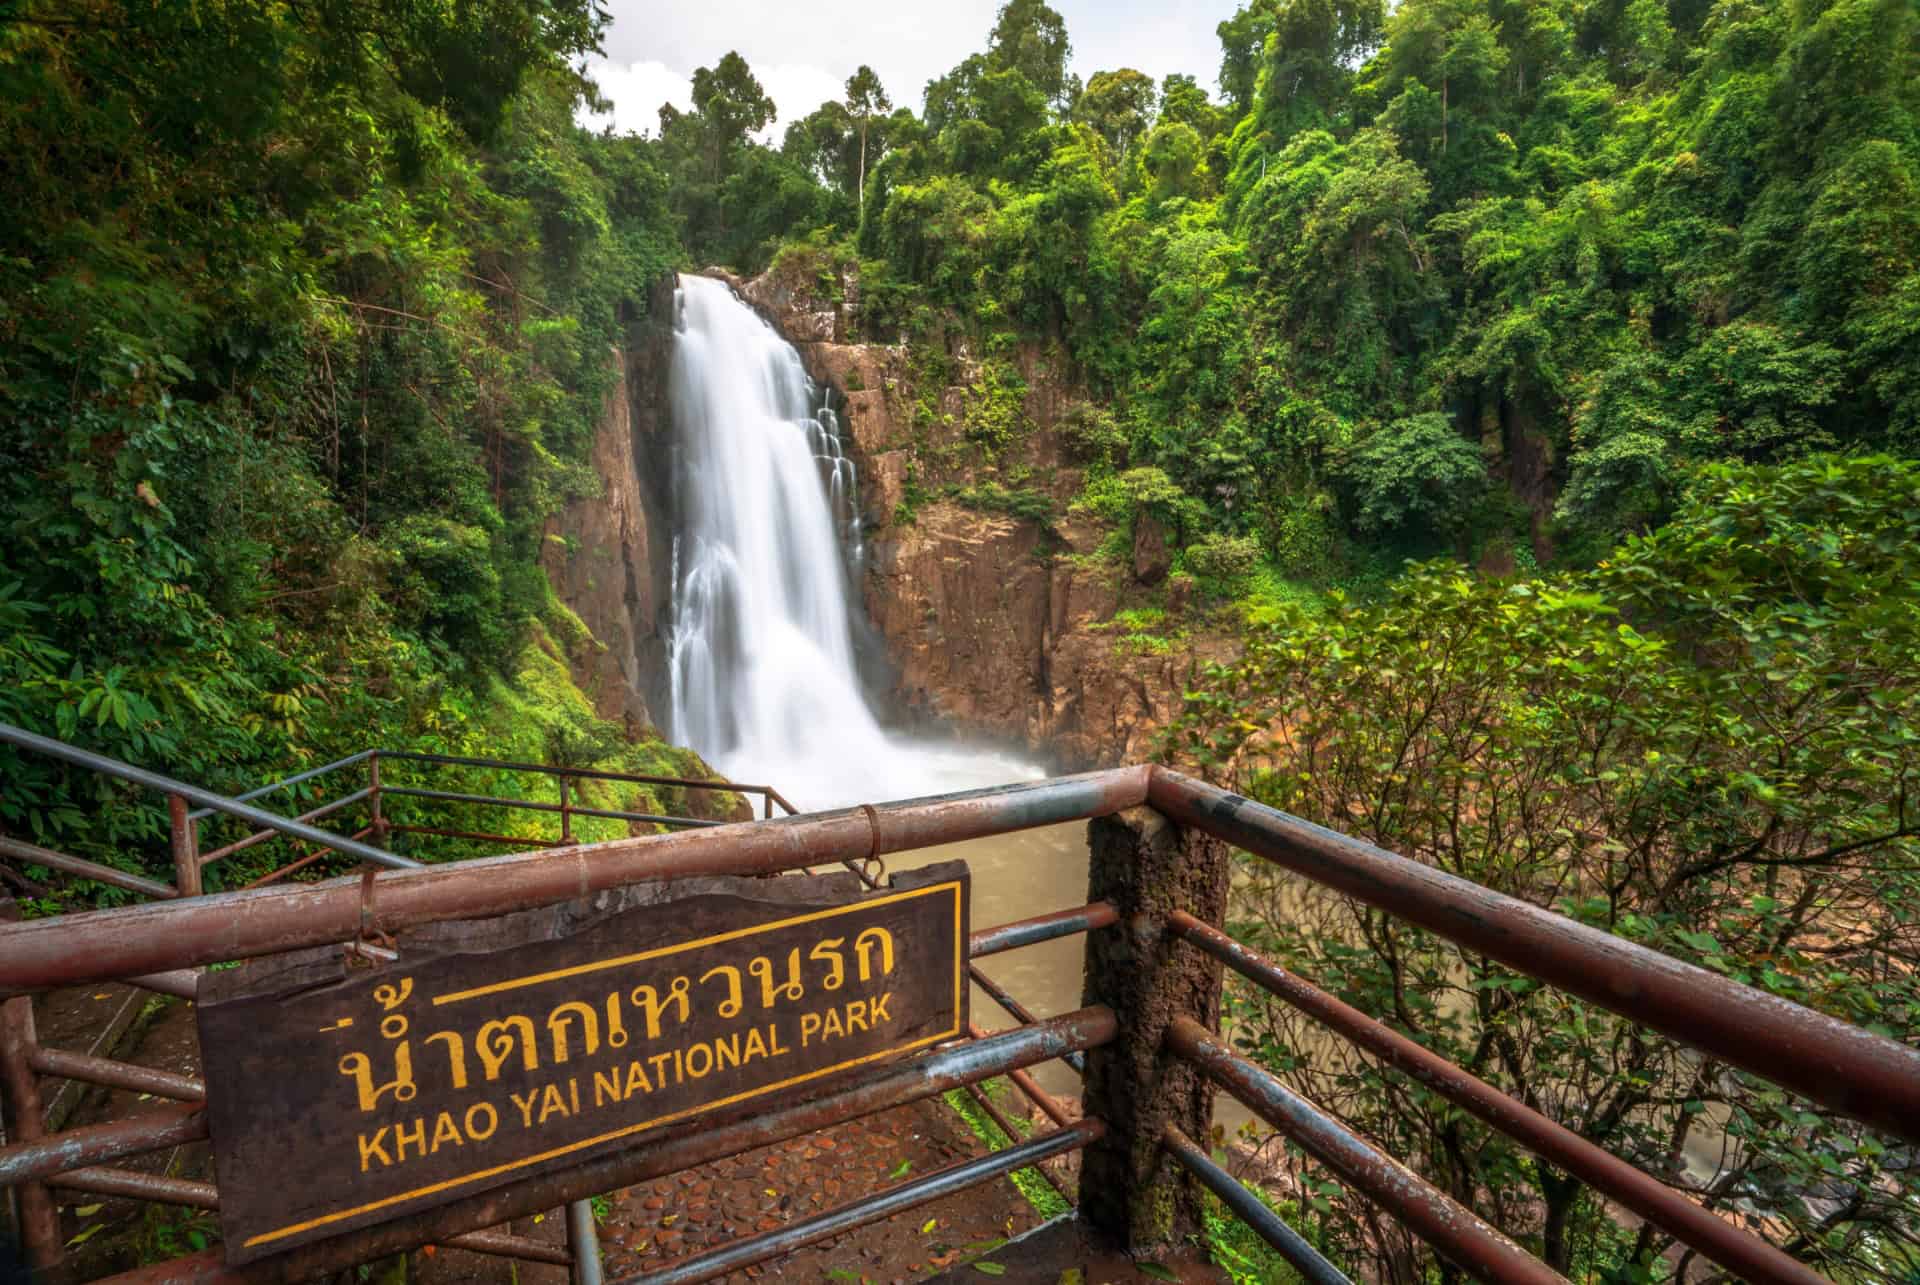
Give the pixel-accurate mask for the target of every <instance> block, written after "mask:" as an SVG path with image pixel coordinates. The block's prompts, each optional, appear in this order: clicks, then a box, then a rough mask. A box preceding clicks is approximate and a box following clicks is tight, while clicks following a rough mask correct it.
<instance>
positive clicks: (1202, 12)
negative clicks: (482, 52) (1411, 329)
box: [583, 0, 1243, 143]
mask: <svg viewBox="0 0 1920 1285" xmlns="http://www.w3.org/2000/svg"><path fill="white" fill-rule="evenodd" d="M1242 2H1243V0H1051V3H1052V4H1053V6H1054V8H1056V9H1058V10H1059V11H1060V13H1061V14H1062V16H1064V17H1065V18H1066V21H1067V32H1068V35H1069V36H1070V38H1071V39H1072V41H1073V48H1074V56H1073V70H1075V71H1076V72H1078V73H1079V74H1080V75H1081V76H1083V77H1084V76H1090V75H1092V74H1093V73H1094V72H1096V71H1101V70H1106V69H1111V68H1115V67H1137V68H1139V69H1140V70H1141V71H1144V72H1146V73H1148V74H1149V75H1151V76H1153V77H1154V78H1155V79H1156V80H1157V79H1159V78H1160V77H1162V76H1165V75H1166V74H1167V73H1168V72H1174V71H1183V72H1186V73H1188V74H1189V75H1192V76H1194V77H1196V78H1197V79H1198V80H1199V81H1200V83H1201V84H1203V85H1207V86H1212V85H1213V83H1214V76H1215V74H1216V73H1217V72H1218V71H1219V67H1220V44H1219V40H1218V39H1217V38H1216V37H1215V35H1214V27H1215V25H1216V24H1218V23H1219V22H1220V21H1221V20H1222V19H1224V18H1227V17H1231V16H1232V14H1233V13H1234V11H1235V10H1236V9H1238V8H1239V7H1240V5H1241V3H1242ZM1000 4H1001V0H931V2H930V0H810V2H809V3H804V4H803V3H798V2H797V0H698V2H697V3H686V0H667V2H666V3H662V2H661V0H649V2H648V3H645V4H644V5H643V4H642V3H641V0H607V8H608V9H609V10H610V11H611V12H612V14H613V24H612V26H611V27H610V28H609V29H608V31H607V34H606V40H605V45H606V50H607V56H606V57H605V58H604V59H596V60H595V61H594V63H593V65H592V66H591V67H590V68H589V71H590V73H591V74H592V76H593V78H594V79H595V80H596V81H598V82H599V84H600V88H601V92H602V93H603V94H605V95H606V97H608V98H610V99H612V100H613V103H614V110H613V112H612V113H611V115H610V116H604V117H593V118H583V123H586V124H589V125H591V126H592V127H594V128H599V127H601V126H602V125H605V124H607V123H609V121H610V122H611V123H612V124H613V127H614V128H615V129H616V130H618V131H620V132H623V133H624V132H627V131H634V132H637V133H647V134H652V133H656V132H657V131H658V129H659V121H658V115H657V113H658V111H659V107H660V104H661V103H663V102H671V103H673V104H675V105H676V106H679V107H682V108H684V107H686V106H688V97H689V89H690V85H691V82H692V77H693V70H694V68H696V67H711V66H713V65H714V64H715V63H717V62H718V61H719V60H720V59H721V57H723V56H724V55H725V54H726V53H727V51H728V50H738V51H739V53H740V55H741V56H742V57H744V58H745V59H746V60H747V63H748V65H749V66H751V67H752V68H753V74H754V76H755V77H756V78H757V79H758V80H759V81H760V83H761V84H762V85H763V86H765V88H766V90H767V93H768V95H769V96H770V97H771V98H772V99H773V101H774V105H775V106H776V107H778V108H779V111H780V119H779V121H778V122H777V123H776V124H775V125H774V126H773V128H772V129H770V130H768V131H767V132H766V133H765V134H763V135H762V136H761V137H762V138H763V139H764V140H765V141H768V142H773V143H777V142H779V140H780V137H781V136H782V135H783V134H784V133H785V132H786V126H787V125H788V124H789V123H790V122H792V121H796V120H799V119H800V118H801V117H803V116H806V115H808V114H809V113H810V112H812V111H813V110H814V108H816V107H818V106H819V105H820V104H821V103H823V102H825V101H827V100H828V99H832V98H838V97H839V96H840V92H841V86H842V85H843V84H845V83H846V79H847V77H848V76H851V75H852V74H853V72H854V70H855V69H856V68H857V67H859V66H860V64H862V63H866V64H868V65H870V66H871V67H873V69H874V70H875V71H877V72H879V73H880V79H881V81H882V83H884V84H885V85H886V87H887V90H888V92H889V93H890V94H892V96H893V101H894V102H895V103H896V104H897V105H899V106H902V107H911V108H913V109H914V110H915V111H916V112H917V111H919V110H920V99H921V94H922V93H923V92H924V91H925V89H926V85H927V82H928V81H929V80H931V79H934V78H935V77H938V76H941V75H943V74H945V73H946V72H947V71H948V70H949V69H951V68H952V67H953V66H954V65H955V64H957V63H958V62H960V60H961V59H963V58H965V57H966V56H967V55H968V54H970V53H975V52H978V51H979V50H981V49H984V48H985V47H986V43H987V33H988V31H989V30H991V28H992V26H993V18H994V14H995V13H996V12H997V11H998V9H999V7H1000Z"/></svg>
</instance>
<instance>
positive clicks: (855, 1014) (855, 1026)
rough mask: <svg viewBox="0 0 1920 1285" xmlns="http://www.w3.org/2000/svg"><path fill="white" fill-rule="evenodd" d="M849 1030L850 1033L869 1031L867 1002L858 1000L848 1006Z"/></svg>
mask: <svg viewBox="0 0 1920 1285" xmlns="http://www.w3.org/2000/svg"><path fill="white" fill-rule="evenodd" d="M847 1029H848V1030H849V1031H864V1030H866V1029H867V1001H865V1000H863V999H856V1000H854V1001H853V1002H852V1003H850V1004H848V1005H847Z"/></svg>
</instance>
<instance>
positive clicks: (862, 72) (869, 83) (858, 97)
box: [846, 63, 893, 221]
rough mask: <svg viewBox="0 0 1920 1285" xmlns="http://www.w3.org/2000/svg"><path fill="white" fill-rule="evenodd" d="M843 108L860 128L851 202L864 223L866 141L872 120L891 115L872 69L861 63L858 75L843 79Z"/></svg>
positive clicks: (877, 78) (887, 99)
mask: <svg viewBox="0 0 1920 1285" xmlns="http://www.w3.org/2000/svg"><path fill="white" fill-rule="evenodd" d="M846 104H847V114H848V115H849V116H850V117H852V118H853V120H854V121H855V122H857V123H858V125H859V128H860V171H859V178H858V180H857V181H856V183H855V185H854V200H855V201H857V202H858V203H859V206H860V217H861V219H862V220H863V221H864V220H865V218H866V217H867V137H868V134H869V133H870V132H871V131H872V127H873V119H874V117H876V116H884V115H885V114H886V113H888V112H890V111H892V110H893V101H892V100H891V99H889V98H888V97H887V91H886V89H885V88H884V87H883V86H882V85H881V84H880V77H879V76H878V75H876V74H875V73H874V70H873V68H871V67H868V66H866V65H865V64H864V63H863V64H862V65H861V67H860V69H859V70H858V71H856V72H854V73H853V75H851V76H849V77H847V99H846ZM876 159H878V158H877V157H876Z"/></svg>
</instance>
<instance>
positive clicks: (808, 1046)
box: [199, 863, 968, 1263]
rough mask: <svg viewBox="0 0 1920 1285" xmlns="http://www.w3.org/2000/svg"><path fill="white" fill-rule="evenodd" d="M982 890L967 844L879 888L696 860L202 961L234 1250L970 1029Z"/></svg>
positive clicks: (790, 1094) (570, 1159) (235, 1255)
mask: <svg viewBox="0 0 1920 1285" xmlns="http://www.w3.org/2000/svg"><path fill="white" fill-rule="evenodd" d="M967 892H968V883H967V876H966V870H965V867H964V866H962V865H960V864H959V863H948V864H946V865H943V866H937V867H931V868H929V869H927V870H923V871H916V872H913V873H912V874H903V875H900V876H898V877H896V879H895V880H894V885H893V887H891V888H890V889H888V890H886V891H882V892H878V893H874V894H872V895H861V894H860V893H859V891H858V885H857V883H855V882H854V881H853V879H852V878H851V876H826V877H813V876H803V877H787V878H780V879H699V880H684V881H678V882H677V883H672V884H659V885H650V886H641V887H636V888H631V889H626V890H623V892H622V893H617V894H607V895H605V896H604V897H603V898H602V904H599V905H598V906H597V907H596V906H595V905H591V904H589V905H573V906H568V907H553V908H549V909H547V910H542V911H533V912H526V913H524V914H520V915H513V916H507V917H504V918H502V919H498V920H488V921H479V922H473V923H461V924H442V925H434V926H432V927H429V928H426V929H421V930H418V931H416V932H414V933H410V934H407V935H406V936H403V937H402V938H401V940H400V943H399V946H400V958H399V960H397V961H396V962H393V963H389V964H384V965H381V966H379V967H378V968H377V969H365V968H355V967H353V966H352V965H351V962H350V961H349V960H348V958H347V957H346V956H345V954H344V952H342V951H339V950H335V951H332V952H307V953H306V954H305V955H303V956H302V957H300V958H298V959H296V960H294V961H292V962H291V963H283V964H281V965H279V966H273V965H266V966H256V967H251V968H247V969H241V970H236V971H232V972H224V973H213V974H209V975H208V977H207V979H206V980H205V981H204V982H203V983H202V987H201V996H200V1002H199V1022H200V1040H201V1048H202V1051H203V1058H204V1061H205V1063H206V1069H207V1081H208V1109H209V1115H210V1123H211V1127H212V1133H213V1142H214V1151H215V1163H216V1168H217V1172H218V1173H219V1176H220V1188H221V1224H222V1229H223V1231H224V1233H225V1238H226V1243H227V1260H228V1261H229V1262H233V1263H240V1262H246V1261H249V1260H251V1259H253V1258H258V1257H262V1256H264V1255H267V1254H271V1253H275V1252H278V1251H280V1250H284V1249H288V1248H291V1247H293V1246H294V1245H298V1244H302V1243H305V1242H307V1241H311V1240H318V1239H322V1238H325V1237H328V1236H334V1235H338V1234H340V1233H341V1232H344V1231H348V1230H352V1229H353V1228H356V1227H363V1226H367V1225H370V1224H373V1223H379V1222H384V1221H388V1220H390V1219H393V1218H396V1217H400V1216H403V1215H405V1214H409V1213H415V1212H418V1211H419V1210H421V1209H425V1208H428V1207H431V1206H433V1205H438V1204H444V1203H447V1202H448V1201H451V1200H456V1199H459V1198H461V1197H464V1196H467V1195H470V1194H472V1193H474V1192H476V1191H481V1190H485V1189H486V1188H488V1187H493V1186H499V1185H502V1184H505V1183H510V1182H514V1181H518V1180H522V1179H525V1178H530V1177H533V1176H535V1175H537V1174H541V1173H548V1172H552V1171H555V1170H559V1169H565V1168H568V1167H571V1166H573V1165H577V1164H579V1163H581V1162H583V1161H585V1160H587V1159H590V1158H592V1157H594V1156H597V1155H602V1154H605V1153H607V1152H609V1151H613V1150H618V1149H620V1148H622V1147H625V1146H632V1145H636V1144H637V1143H639V1142H643V1141H647V1140H650V1139H651V1138H652V1137H653V1136H656V1135H657V1134H658V1133H659V1132H661V1131H664V1130H668V1129H672V1128H675V1127H676V1126H683V1127H690V1126H693V1125H697V1124H705V1123H708V1122H710V1121H711V1120H712V1119H713V1118H715V1116H716V1115H717V1114H719V1113H727V1114H733V1113H735V1111H738V1112H744V1111H746V1110H757V1109H762V1108H763V1107H764V1106H766V1105H767V1104H768V1102H769V1101H770V1100H777V1101H784V1100H787V1099H791V1098H797V1097H801V1096H805V1095H806V1094H807V1093H808V1092H811V1091H813V1090H815V1089H817V1088H818V1087H819V1086H820V1085H821V1084H822V1083H823V1082H824V1081H826V1080H828V1079H829V1078H830V1077H835V1076H838V1075H841V1074H843V1073H847V1072H851V1071H853V1070H854V1069H855V1068H859V1067H862V1066H868V1065H871V1064H873V1063H875V1062H878V1061H881V1060H883V1059H887V1058H890V1057H894V1056H897V1055H900V1054H904V1053H908V1052H911V1051H912V1050H915V1049H921V1048H925V1047H927V1046H929V1045H932V1044H936V1043H939V1042H940V1041H943V1040H948V1039H953V1038H956V1037H958V1036H960V1035H961V1034H963V1033H964V1031H965V1030H966V1000H967V988H966V985H965V969H966V942H967ZM636 900H638V901H640V902H643V903H646V904H633V903H634V902H635V901H636ZM730 1108H731V1109H734V1111H730V1110H729V1109H730ZM290 1179H297V1181H289V1180H290Z"/></svg>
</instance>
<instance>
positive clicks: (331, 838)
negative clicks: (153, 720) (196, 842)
mask: <svg viewBox="0 0 1920 1285" xmlns="http://www.w3.org/2000/svg"><path fill="white" fill-rule="evenodd" d="M0 743H4V744H7V745H13V746H17V747H18V748H20V749H23V750H31V751H33V752H34V753H36V754H44V755H46V756H47V757H48V758H54V759H59V760H60V761H61V762H63V763H71V764H72V765H73V766H75V767H81V768H85V769H86V770H87V771H89V772H98V773H100V774H101V775H102V776H111V777H115V778H117V779H119V780H122V781H126V782H128V783H129V784H132V785H141V786H145V787H146V788H147V789H150V790H158V791H160V792H161V793H162V794H177V795H179V796H180V797H181V798H182V799H184V800H186V801H187V802H188V803H198V804H199V805H200V806H202V807H204V808H210V809H212V810H213V811H215V812H224V813H225V814H227V815H228V816H231V817H238V818H239V819H240V820H242V821H246V822H249V823H251V824H252V825H254V826H259V827H265V828H267V829H272V830H278V831H279V832H280V833H282V834H290V835H292V836H294V837H295V838H297V839H305V840H306V841H307V842H308V843H313V844H318V845H320V846H321V847H325V848H332V849H334V850H335V851H337V852H344V853H346V854H347V855H348V856H350V857H358V858H359V859H360V860H362V861H371V862H373V863H374V864H375V865H377V866H391V867H393V868H395V869H400V870H411V869H414V868H416V867H418V866H419V864H420V863H419V862H417V861H410V860H408V859H407V858H406V857H398V856H395V855H394V854H393V853H391V852H382V851H381V850H380V849H379V848H373V847H369V846H367V845H366V844H364V843H359V842H356V841H355V840H352V839H343V838H341V837H340V836H339V835H337V834H329V833H327V832H326V831H325V830H321V829H318V828H317V827H314V826H310V825H308V824H307V823H306V822H304V821H295V820H294V819H293V818H291V817H283V816H280V815H279V814H277V813H273V812H267V811H265V810H263V809H261V808H256V807H254V806H253V805H252V804H250V803H240V802H238V801H236V800H234V799H229V798H227V797H226V796H225V795H223V794H215V793H214V792H213V791H211V790H203V789H201V788H200V787H199V786H197V785H188V784H187V783H186V782H185V781H176V780H174V779H173V778H172V777H170V776H163V775H161V774H160V773H158V772H149V771H148V770H147V769H145V768H142V767H135V766H133V765H132V764H131V763H122V762H121V761H120V760H119V759H115V758H108V757H107V756H106V755H104V754H95V753H94V752H93V751H91V750H83V749H80V748H79V747H78V746H74V745H68V744H67V743H66V742H64V741H56V740H54V739H53V738H52V737H50V736H40V735H38V734H36V733H34V732H29V731H27V730H26V729H24V728H19V727H15V726H13V725H12V724H11V723H0ZM180 900H182V901H185V900H187V898H180ZM62 922H66V921H65V920H63V921H62ZM134 971H139V972H150V971H155V970H151V969H138V970H134ZM4 976H6V974H5V972H4V971H0V977H4Z"/></svg>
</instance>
